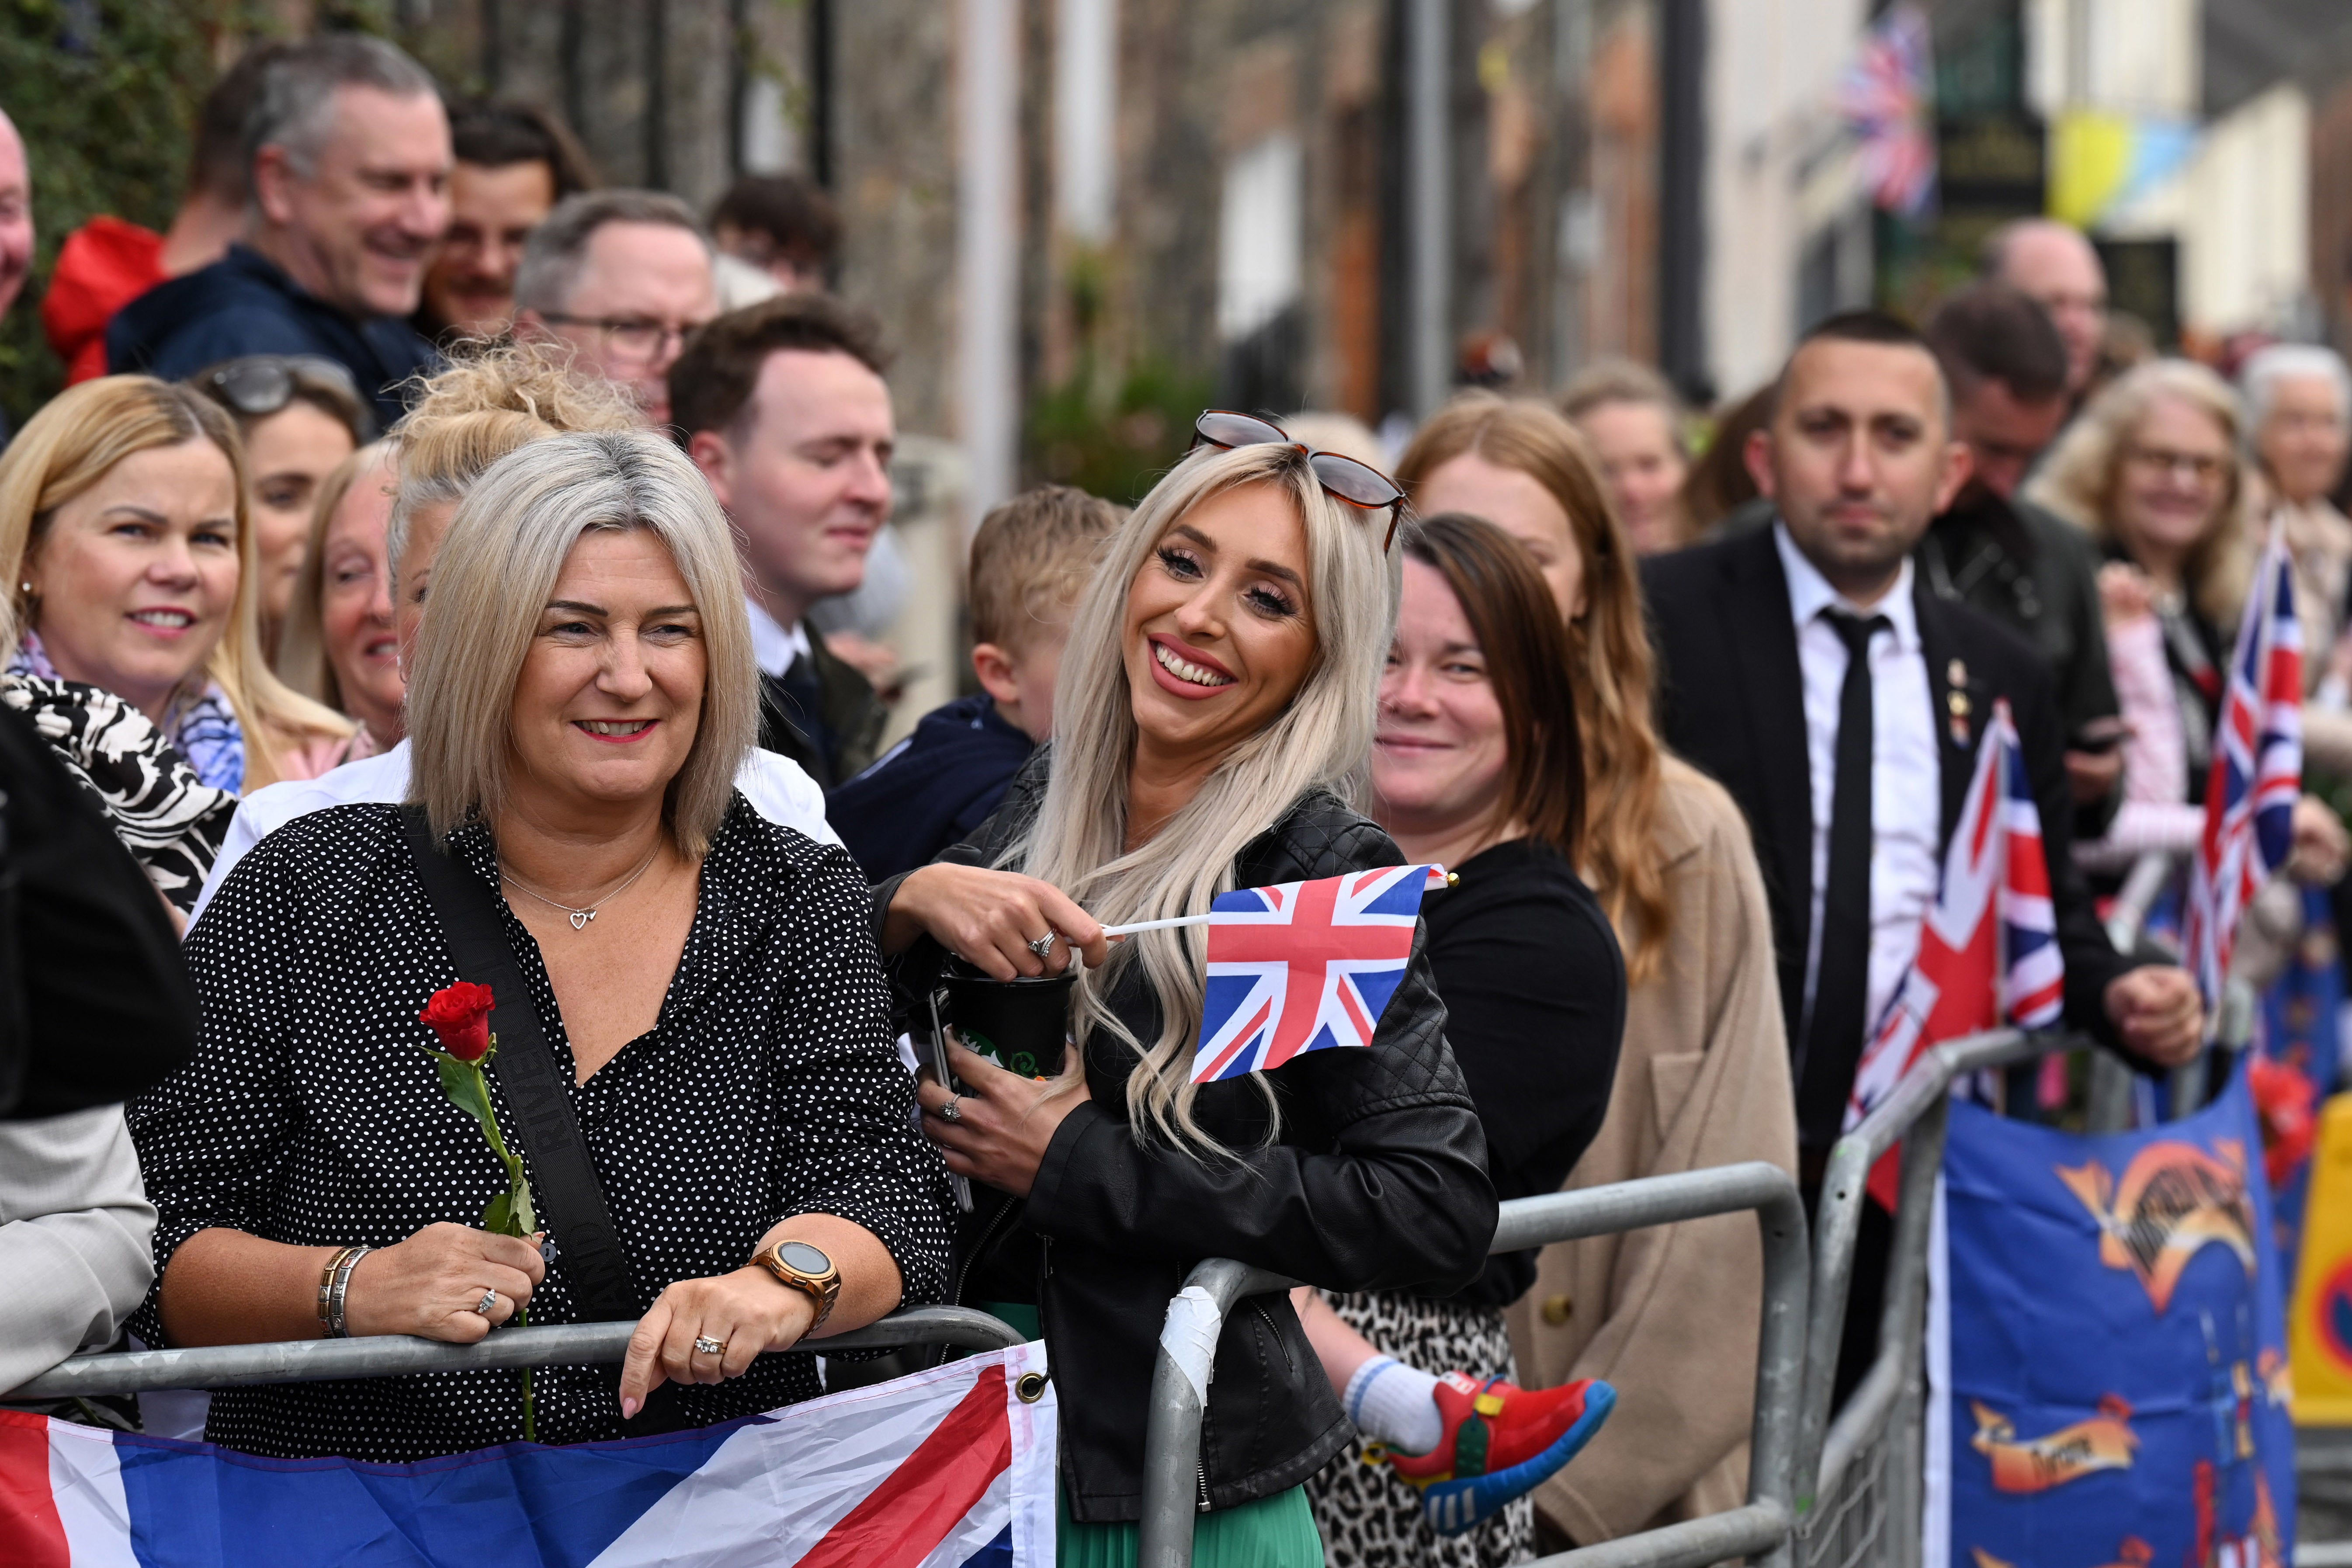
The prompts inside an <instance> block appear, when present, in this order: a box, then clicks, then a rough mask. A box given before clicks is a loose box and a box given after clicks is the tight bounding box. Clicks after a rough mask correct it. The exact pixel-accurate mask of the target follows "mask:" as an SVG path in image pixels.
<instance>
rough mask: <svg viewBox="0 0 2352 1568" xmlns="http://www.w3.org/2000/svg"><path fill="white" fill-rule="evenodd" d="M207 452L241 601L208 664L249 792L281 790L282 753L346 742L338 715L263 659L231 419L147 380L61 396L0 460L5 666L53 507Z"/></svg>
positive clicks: (22, 622)
mask: <svg viewBox="0 0 2352 1568" xmlns="http://www.w3.org/2000/svg"><path fill="white" fill-rule="evenodd" d="M196 440H204V441H210V442H211V443H212V444H213V445H214V446H215V447H217V448H219V450H220V453H221V455H222V456H223V457H225V458H227V459H228V465H229V473H230V477H231V479H232V480H233V482H234V488H235V490H236V561H237V574H236V598H235V599H234V600H233V601H231V603H230V605H229V615H228V625H227V626H226V627H225V628H224V629H223V630H222V632H221V637H220V641H219V642H217V643H215V645H214V647H213V651H212V653H211V654H210V655H209V656H208V657H207V658H205V668H204V674H205V678H206V679H209V680H211V681H212V682H214V683H215V684H216V685H217V686H219V688H220V689H221V690H222V691H223V692H224V693H225V694H226V696H227V698H228V704H229V708H230V710H232V711H233V712H235V713H236V721H237V724H238V727H239V728H241V729H242V730H243V731H245V788H246V789H247V791H248V792H250V791H252V790H256V789H258V788H260V787H261V786H262V785H263V784H274V783H276V782H277V780H278V776H279V775H278V752H281V751H290V750H292V749H293V748H295V747H297V746H299V745H300V744H302V742H305V741H306V740H310V739H312V738H314V737H317V736H321V735H327V736H334V737H337V738H341V737H344V736H348V735H350V734H351V733H352V725H351V721H349V720H347V719H345V718H344V717H343V716H342V715H341V714H340V713H337V712H335V711H333V710H331V709H329V708H327V707H325V706H323V705H322V704H320V703H318V702H314V701H312V700H310V698H307V697H303V696H301V695H299V694H298V693H296V692H294V691H292V690H290V689H288V688H287V686H286V685H285V684H284V683H283V682H281V681H280V680H279V679H278V677H277V676H276V675H274V674H272V673H271V672H270V668H269V664H268V660H267V659H265V658H263V657H262V652H261V631H260V619H259V602H260V593H259V589H258V587H257V580H258V578H259V576H260V568H259V566H258V564H257V561H258V551H259V545H258V543H257V541H256V540H255V538H254V532H253V527H252V523H251V520H250V519H249V518H248V517H247V512H246V500H245V485H246V479H245V448H244V447H243V445H242V444H241V443H240V442H239V441H238V440H237V436H236V426H235V425H233V424H232V423H230V421H229V416H227V414H226V413H225V412H223V411H222V409H221V407H220V405H218V404H216V403H214V402H213V401H212V400H211V399H209V398H206V397H204V396H202V395H198V394H196V393H194V392H192V391H190V390H189V389H188V388H186V387H184V386H179V385H175V384H173V383H171V382H167V381H158V380H156V379H155V378H154V377H152V376H146V375H108V376H100V377H99V378H98V379H97V380H95V381H86V382H83V383H82V384H79V386H70V387H68V388H67V389H66V390H65V391H63V392H61V393H59V394H58V395H57V396H56V397H55V398H53V399H51V400H50V402H49V403H48V405H47V406H46V407H44V408H43V409H42V410H41V411H40V412H39V413H37V414H36V415H34V416H33V417H32V418H31V419H29V420H27V421H26V425H25V428H24V429H23V430H22V431H20V432H18V433H17V436H16V440H15V441H14V442H12V443H11V444H10V445H9V447H8V450H7V453H6V455H5V456H0V584H6V587H7V592H6V593H5V595H0V664H5V663H6V662H7V661H8V660H9V659H12V658H15V657H16V649H17V648H18V647H19V646H21V645H22V643H23V642H24V637H25V633H26V630H27V629H29V628H30V626H31V616H32V606H31V605H30V604H29V603H28V602H27V597H26V594H25V591H24V587H23V584H24V582H25V563H26V559H27V558H28V557H29V556H30V555H31V554H32V552H33V547H34V546H35V545H36V544H37V543H38V542H40V539H41V536H42V535H43V534H44V533H46V532H47V530H48V525H49V520H50V518H51V517H52V516H53V515H54V514H55V513H56V511H57V509H58V507H61V506H63V505H64V504H65V503H66V502H68V501H69V500H73V499H74V498H75V497H76V496H79V495H81V494H83V493H84V492H86V491H88V490H89V489H90V488H91V487H92V486H94V485H96V484H97V483H98V482H99V481H100V480H101V479H104V478H105V477H106V476H107V474H108V473H109V472H110V471H111V470H112V469H113V468H114V466H115V465H116V464H117V463H120V462H121V461H122V460H123V459H124V458H128V457H131V456H132V455H133V454H135V453H139V452H144V451H149V450H152V449H153V448H155V447H179V446H184V445H185V444H187V443H188V442H190V441H196Z"/></svg>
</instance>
